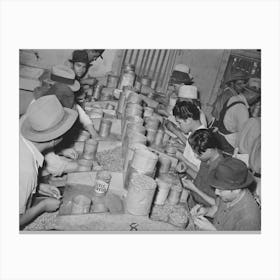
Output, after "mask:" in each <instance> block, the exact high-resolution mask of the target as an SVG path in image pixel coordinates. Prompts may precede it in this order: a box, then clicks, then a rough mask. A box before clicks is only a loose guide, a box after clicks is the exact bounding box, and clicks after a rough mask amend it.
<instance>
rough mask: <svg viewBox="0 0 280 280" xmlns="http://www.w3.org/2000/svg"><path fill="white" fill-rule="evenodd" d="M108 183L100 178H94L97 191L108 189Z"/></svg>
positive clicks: (104, 191)
mask: <svg viewBox="0 0 280 280" xmlns="http://www.w3.org/2000/svg"><path fill="white" fill-rule="evenodd" d="M108 188H109V184H108V183H106V182H104V181H102V180H96V182H95V191H96V192H97V193H106V192H107V191H108Z"/></svg>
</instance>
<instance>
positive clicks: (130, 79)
mask: <svg viewBox="0 0 280 280" xmlns="http://www.w3.org/2000/svg"><path fill="white" fill-rule="evenodd" d="M134 80H135V73H134V72H133V71H124V72H123V74H122V75H121V78H120V81H119V86H118V88H119V89H123V87H125V86H129V87H133V85H134Z"/></svg>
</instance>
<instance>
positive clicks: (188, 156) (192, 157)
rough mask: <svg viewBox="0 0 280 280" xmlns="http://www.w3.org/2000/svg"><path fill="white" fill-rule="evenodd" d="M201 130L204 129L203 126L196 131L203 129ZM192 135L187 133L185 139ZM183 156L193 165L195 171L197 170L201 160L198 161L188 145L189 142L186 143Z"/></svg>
mask: <svg viewBox="0 0 280 280" xmlns="http://www.w3.org/2000/svg"><path fill="white" fill-rule="evenodd" d="M203 128H206V127H205V126H204V125H201V126H199V127H198V128H197V129H196V130H198V129H203ZM191 134H192V133H189V134H188V136H187V138H188V139H189V137H190V136H191ZM183 156H184V157H185V158H186V159H187V160H188V161H190V162H191V163H192V164H194V165H195V166H196V167H197V169H199V167H200V163H201V160H200V159H198V158H197V157H196V155H195V153H194V151H193V149H192V147H191V145H190V144H189V141H187V143H186V147H185V150H184V153H183Z"/></svg>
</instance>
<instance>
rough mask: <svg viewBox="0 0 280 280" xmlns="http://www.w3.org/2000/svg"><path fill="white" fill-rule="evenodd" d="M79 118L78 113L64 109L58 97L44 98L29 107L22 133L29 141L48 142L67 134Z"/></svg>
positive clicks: (49, 96)
mask: <svg viewBox="0 0 280 280" xmlns="http://www.w3.org/2000/svg"><path fill="white" fill-rule="evenodd" d="M77 117H78V113H77V112H76V111H74V110H72V109H68V108H63V107H62V105H61V104H60V102H59V100H58V99H57V97H56V96H54V95H48V96H43V97H41V98H39V99H37V100H36V101H35V102H33V103H32V104H30V105H29V107H28V109H27V112H26V118H25V119H24V121H23V123H22V127H21V133H22V135H23V136H24V137H25V138H26V139H28V140H31V141H34V142H47V141H50V140H53V139H56V138H58V137H60V136H61V135H63V134H64V133H65V132H67V131H68V130H69V129H70V128H71V127H72V125H73V124H74V122H75V121H76V119H77Z"/></svg>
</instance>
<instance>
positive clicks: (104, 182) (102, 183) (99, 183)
mask: <svg viewBox="0 0 280 280" xmlns="http://www.w3.org/2000/svg"><path fill="white" fill-rule="evenodd" d="M111 179H112V175H111V173H110V172H108V171H104V170H102V171H99V172H97V174H96V179H95V184H94V192H95V194H96V195H97V196H105V194H106V193H107V191H108V189H109V186H110V182H111Z"/></svg>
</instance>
